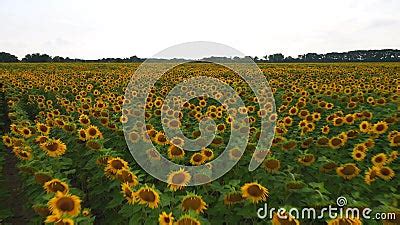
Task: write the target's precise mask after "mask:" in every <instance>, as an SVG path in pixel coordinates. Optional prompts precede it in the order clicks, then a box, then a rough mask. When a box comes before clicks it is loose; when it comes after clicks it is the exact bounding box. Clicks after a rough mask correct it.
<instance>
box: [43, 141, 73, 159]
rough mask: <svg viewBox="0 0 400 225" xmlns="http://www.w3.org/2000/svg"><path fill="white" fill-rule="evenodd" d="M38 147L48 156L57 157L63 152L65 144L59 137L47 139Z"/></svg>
mask: <svg viewBox="0 0 400 225" xmlns="http://www.w3.org/2000/svg"><path fill="white" fill-rule="evenodd" d="M40 148H41V149H42V150H43V151H44V152H45V153H46V154H47V155H48V156H50V157H59V156H61V155H63V154H64V153H65V151H66V150H67V146H66V145H65V144H64V143H63V142H62V141H61V140H60V139H48V140H47V141H46V142H44V143H42V144H40Z"/></svg>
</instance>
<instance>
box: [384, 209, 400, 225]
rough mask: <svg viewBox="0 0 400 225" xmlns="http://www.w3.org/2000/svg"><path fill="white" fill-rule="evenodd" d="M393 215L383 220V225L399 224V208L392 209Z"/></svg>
mask: <svg viewBox="0 0 400 225" xmlns="http://www.w3.org/2000/svg"><path fill="white" fill-rule="evenodd" d="M393 213H394V216H393V217H392V218H391V219H386V220H383V221H382V222H383V225H399V224H400V210H399V209H396V210H394V212H393Z"/></svg>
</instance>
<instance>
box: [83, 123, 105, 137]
mask: <svg viewBox="0 0 400 225" xmlns="http://www.w3.org/2000/svg"><path fill="white" fill-rule="evenodd" d="M86 134H87V139H94V138H102V137H103V134H102V133H101V132H100V130H99V128H97V127H96V126H93V125H90V126H89V127H88V128H87V129H86Z"/></svg>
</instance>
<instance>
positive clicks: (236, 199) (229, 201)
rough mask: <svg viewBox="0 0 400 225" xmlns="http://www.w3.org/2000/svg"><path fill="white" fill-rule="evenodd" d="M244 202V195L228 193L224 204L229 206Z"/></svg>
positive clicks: (235, 192)
mask: <svg viewBox="0 0 400 225" xmlns="http://www.w3.org/2000/svg"><path fill="white" fill-rule="evenodd" d="M243 200H245V198H244V197H243V196H242V193H241V192H237V191H234V192H230V193H227V194H225V196H224V204H225V205H228V206H231V205H234V204H237V203H240V202H243Z"/></svg>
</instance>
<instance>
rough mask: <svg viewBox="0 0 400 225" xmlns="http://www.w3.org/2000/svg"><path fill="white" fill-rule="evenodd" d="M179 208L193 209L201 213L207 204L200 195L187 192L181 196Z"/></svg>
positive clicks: (184, 209)
mask: <svg viewBox="0 0 400 225" xmlns="http://www.w3.org/2000/svg"><path fill="white" fill-rule="evenodd" d="M181 208H182V210H183V211H189V210H193V211H195V212H196V213H203V212H204V210H206V209H207V204H206V203H205V202H204V200H203V198H202V197H201V196H199V195H195V194H191V193H189V194H188V195H186V196H185V197H183V199H182V203H181Z"/></svg>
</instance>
